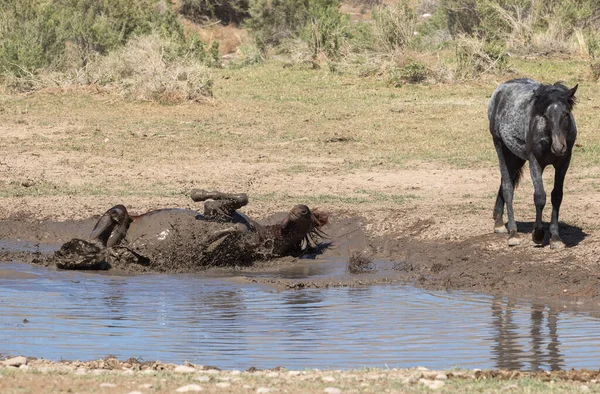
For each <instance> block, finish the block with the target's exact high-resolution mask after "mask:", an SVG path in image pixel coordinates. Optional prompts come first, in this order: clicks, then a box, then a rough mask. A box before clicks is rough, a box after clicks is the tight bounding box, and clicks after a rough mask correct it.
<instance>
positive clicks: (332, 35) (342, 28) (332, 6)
mask: <svg viewBox="0 0 600 394" xmlns="http://www.w3.org/2000/svg"><path fill="white" fill-rule="evenodd" d="M307 16H308V22H307V24H306V26H305V28H304V32H303V35H302V36H303V38H304V39H305V40H306V42H307V43H308V45H309V48H310V49H311V52H312V57H313V59H316V58H317V57H318V55H319V54H321V53H323V54H325V55H326V56H327V57H328V58H330V59H334V58H336V57H338V56H339V54H340V49H341V47H342V45H343V43H345V41H346V40H347V39H348V38H349V37H350V33H349V25H350V17H349V16H348V15H346V14H342V13H341V12H340V3H339V1H338V0H310V1H309V3H308V9H307Z"/></svg>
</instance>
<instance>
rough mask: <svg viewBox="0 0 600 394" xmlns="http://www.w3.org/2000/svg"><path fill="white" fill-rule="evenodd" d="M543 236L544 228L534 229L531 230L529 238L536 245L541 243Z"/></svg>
mask: <svg viewBox="0 0 600 394" xmlns="http://www.w3.org/2000/svg"><path fill="white" fill-rule="evenodd" d="M545 236H546V234H545V233H544V230H541V229H535V230H533V233H532V234H531V239H532V240H533V242H534V243H535V244H536V245H541V244H543V243H544V238H545Z"/></svg>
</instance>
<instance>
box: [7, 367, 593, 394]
mask: <svg viewBox="0 0 600 394" xmlns="http://www.w3.org/2000/svg"><path fill="white" fill-rule="evenodd" d="M12 360H13V361H10V363H12V364H17V365H14V366H0V391H1V392H2V393H7V394H12V393H24V392H31V393H41V392H52V393H72V392H77V393H173V392H208V393H216V392H227V393H252V392H254V393H278V392H284V393H307V392H311V393H318V392H320V393H330V394H334V393H359V392H360V393H382V392H386V393H423V392H432V391H435V392H441V393H472V392H486V393H506V392H511V393H546V392H553V393H573V392H599V391H600V385H599V384H598V379H599V377H600V376H599V373H598V372H597V371H554V372H530V373H527V372H517V371H465V370H451V371H433V370H428V369H426V368H412V369H362V370H349V371H338V370H331V371H326V370H323V371H321V370H305V371H290V370H286V369H285V368H274V369H271V370H257V369H254V368H250V369H248V370H247V371H237V370H233V371H222V370H219V369H216V368H214V367H210V366H202V365H193V364H185V365H173V364H164V363H161V362H160V361H158V362H144V363H140V362H138V361H137V360H136V359H129V360H126V361H119V360H117V359H115V358H107V359H104V360H94V361H88V362H81V361H62V362H52V361H47V360H42V359H40V360H37V359H33V358H30V359H25V358H22V359H21V360H16V359H12ZM21 362H23V364H20V363H21ZM19 364H20V365H19Z"/></svg>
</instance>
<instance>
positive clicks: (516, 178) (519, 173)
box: [511, 166, 523, 189]
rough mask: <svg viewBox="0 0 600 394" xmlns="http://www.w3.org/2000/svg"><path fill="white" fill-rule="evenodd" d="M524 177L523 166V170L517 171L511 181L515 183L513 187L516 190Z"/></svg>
mask: <svg viewBox="0 0 600 394" xmlns="http://www.w3.org/2000/svg"><path fill="white" fill-rule="evenodd" d="M522 176H523V166H521V168H519V169H518V170H517V171H515V174H514V175H513V177H512V179H511V181H512V183H513V187H514V188H515V189H516V188H517V186H519V182H520V181H521V177H522Z"/></svg>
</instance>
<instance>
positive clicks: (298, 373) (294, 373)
mask: <svg viewBox="0 0 600 394" xmlns="http://www.w3.org/2000/svg"><path fill="white" fill-rule="evenodd" d="M301 373H302V372H300V371H288V373H287V374H288V375H289V376H298V375H300V374H301Z"/></svg>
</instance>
